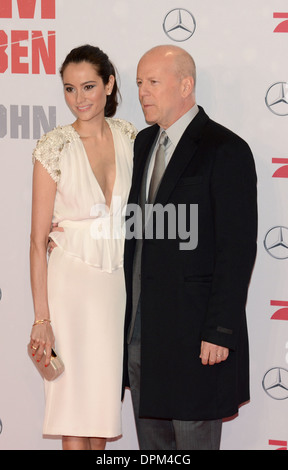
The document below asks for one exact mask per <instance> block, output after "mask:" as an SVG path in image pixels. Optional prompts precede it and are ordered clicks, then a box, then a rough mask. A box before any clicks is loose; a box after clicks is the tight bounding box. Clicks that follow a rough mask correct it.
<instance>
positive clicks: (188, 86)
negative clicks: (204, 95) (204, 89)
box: [182, 77, 194, 98]
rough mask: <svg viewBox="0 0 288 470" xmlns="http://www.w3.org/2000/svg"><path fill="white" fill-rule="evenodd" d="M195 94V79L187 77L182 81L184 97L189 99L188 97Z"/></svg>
mask: <svg viewBox="0 0 288 470" xmlns="http://www.w3.org/2000/svg"><path fill="white" fill-rule="evenodd" d="M192 93H194V79H193V77H185V78H183V80H182V96H183V98H187V96H189V95H191V94H192Z"/></svg>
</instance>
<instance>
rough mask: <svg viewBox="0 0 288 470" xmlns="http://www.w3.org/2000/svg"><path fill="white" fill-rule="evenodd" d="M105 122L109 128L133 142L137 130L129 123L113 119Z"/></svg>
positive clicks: (107, 119)
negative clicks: (116, 130)
mask: <svg viewBox="0 0 288 470" xmlns="http://www.w3.org/2000/svg"><path fill="white" fill-rule="evenodd" d="M106 121H107V122H108V124H109V126H110V127H111V128H113V129H118V130H119V131H121V132H122V134H124V135H127V137H129V139H130V140H131V142H134V140H135V139H136V135H137V129H136V127H135V126H134V125H133V124H131V122H128V121H125V120H124V119H115V118H106Z"/></svg>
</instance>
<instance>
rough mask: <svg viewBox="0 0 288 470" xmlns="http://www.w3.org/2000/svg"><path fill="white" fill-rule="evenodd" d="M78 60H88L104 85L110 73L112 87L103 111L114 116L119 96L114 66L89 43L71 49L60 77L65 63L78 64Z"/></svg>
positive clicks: (106, 114) (99, 50)
mask: <svg viewBox="0 0 288 470" xmlns="http://www.w3.org/2000/svg"><path fill="white" fill-rule="evenodd" d="M80 62H88V63H89V64H91V65H93V67H94V68H95V69H96V72H97V74H98V75H99V76H100V77H101V78H102V80H103V83H104V85H107V83H108V81H109V77H110V75H113V77H114V78H115V83H114V87H113V90H112V93H111V95H109V96H107V102H106V106H105V111H104V112H105V116H106V117H112V116H114V114H115V113H116V110H117V106H118V97H119V98H120V93H119V89H118V85H117V81H116V71H115V67H114V65H113V64H112V62H111V61H110V59H109V57H108V55H107V54H105V52H103V51H101V49H99V47H95V46H90V44H86V45H84V46H80V47H76V48H75V49H72V51H70V52H69V54H68V55H67V57H66V59H65V60H64V62H63V64H62V66H61V68H60V75H61V77H62V79H63V73H64V70H65V68H66V67H67V65H69V64H70V63H75V64H79V63H80Z"/></svg>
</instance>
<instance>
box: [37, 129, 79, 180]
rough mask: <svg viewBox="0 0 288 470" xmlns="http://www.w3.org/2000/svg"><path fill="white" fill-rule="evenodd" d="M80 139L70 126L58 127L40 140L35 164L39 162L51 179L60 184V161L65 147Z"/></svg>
mask: <svg viewBox="0 0 288 470" xmlns="http://www.w3.org/2000/svg"><path fill="white" fill-rule="evenodd" d="M77 139H79V135H78V134H77V132H76V131H75V129H74V128H73V127H72V126H70V125H68V126H58V127H56V128H55V129H53V130H52V131H50V132H47V134H44V135H43V136H42V137H41V139H40V140H38V142H37V144H36V147H35V150H34V152H33V155H32V161H33V164H34V163H35V160H38V161H39V162H40V163H42V165H43V166H44V168H45V169H46V170H47V171H48V173H49V175H50V176H51V178H52V179H53V180H54V181H55V182H56V183H58V182H59V181H60V177H61V170H60V160H61V152H62V150H63V149H64V147H65V146H66V145H68V144H70V143H71V142H73V141H75V140H77Z"/></svg>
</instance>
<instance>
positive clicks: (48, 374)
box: [27, 344, 64, 381]
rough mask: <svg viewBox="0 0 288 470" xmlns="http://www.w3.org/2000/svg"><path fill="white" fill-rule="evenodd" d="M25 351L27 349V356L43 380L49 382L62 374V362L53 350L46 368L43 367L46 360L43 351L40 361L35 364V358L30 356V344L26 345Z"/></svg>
mask: <svg viewBox="0 0 288 470" xmlns="http://www.w3.org/2000/svg"><path fill="white" fill-rule="evenodd" d="M27 349H28V355H29V356H30V358H31V359H32V362H33V364H34V365H35V367H36V368H37V369H38V371H39V372H40V374H41V376H42V377H43V379H46V380H49V381H51V380H55V379H56V378H57V377H59V375H61V374H62V372H64V364H63V362H62V360H61V359H60V357H59V356H58V355H57V353H56V352H55V351H54V349H52V353H51V360H50V363H49V365H48V366H47V367H45V359H46V357H45V351H44V354H43V356H42V359H41V361H40V362H37V360H36V356H34V357H33V356H32V353H33V349H31V345H30V344H28V348H27Z"/></svg>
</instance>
